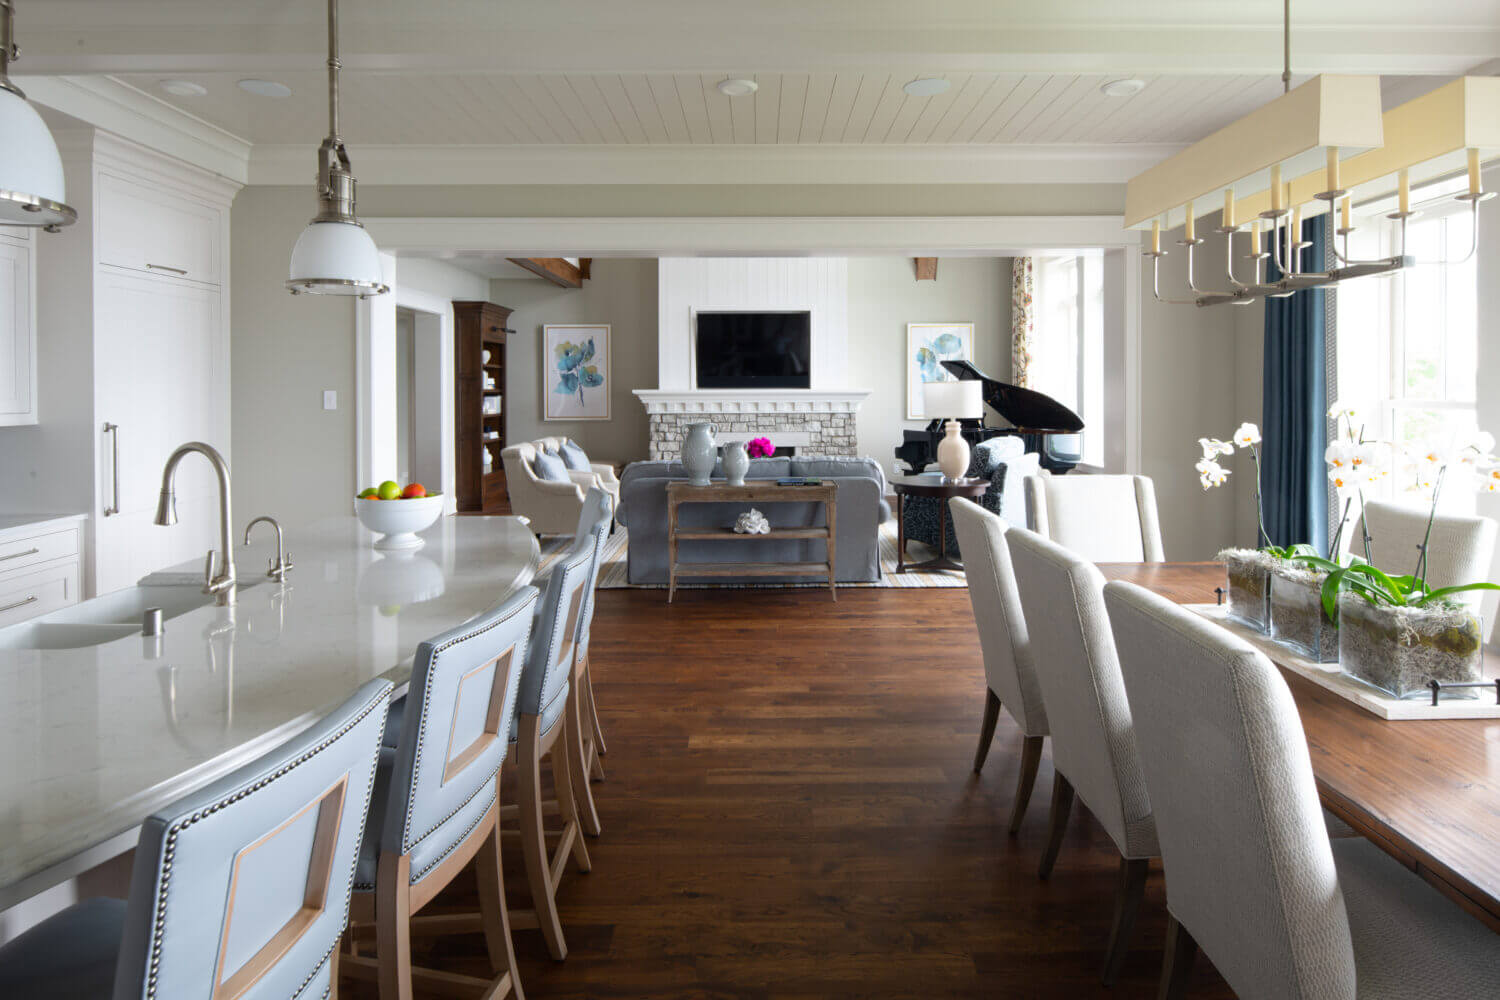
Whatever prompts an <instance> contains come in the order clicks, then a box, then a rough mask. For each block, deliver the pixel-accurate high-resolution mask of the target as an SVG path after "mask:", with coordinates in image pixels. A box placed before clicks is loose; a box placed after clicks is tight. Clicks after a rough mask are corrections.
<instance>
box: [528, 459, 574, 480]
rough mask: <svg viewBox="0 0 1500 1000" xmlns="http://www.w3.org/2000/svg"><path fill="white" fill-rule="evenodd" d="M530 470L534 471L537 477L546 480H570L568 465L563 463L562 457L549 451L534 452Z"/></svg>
mask: <svg viewBox="0 0 1500 1000" xmlns="http://www.w3.org/2000/svg"><path fill="white" fill-rule="evenodd" d="M531 471H532V472H534V473H536V477H537V478H538V479H545V480H547V481H548V482H553V483H567V482H572V480H570V479H569V478H568V467H567V466H566V465H563V461H562V459H560V458H558V457H557V456H556V455H555V454H553V453H552V452H550V451H539V452H537V453H536V460H535V461H533V462H532V463H531Z"/></svg>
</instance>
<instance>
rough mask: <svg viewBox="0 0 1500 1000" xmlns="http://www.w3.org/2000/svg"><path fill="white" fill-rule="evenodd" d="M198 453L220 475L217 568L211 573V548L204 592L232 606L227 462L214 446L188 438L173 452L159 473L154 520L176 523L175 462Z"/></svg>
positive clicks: (233, 580)
mask: <svg viewBox="0 0 1500 1000" xmlns="http://www.w3.org/2000/svg"><path fill="white" fill-rule="evenodd" d="M194 451H196V452H198V453H199V454H200V455H202V456H203V457H204V458H206V459H208V460H209V462H211V463H212V464H213V467H214V474H215V475H217V476H218V477H219V571H218V573H217V574H216V573H215V572H214V553H213V550H212V549H210V550H209V552H208V560H207V562H205V563H204V564H203V592H204V593H205V594H212V595H214V603H215V604H217V605H218V606H219V607H221V608H227V607H233V606H234V596H235V578H234V550H233V548H232V543H231V542H230V540H229V532H230V530H231V529H230V525H231V524H232V523H233V520H232V518H231V517H230V513H229V464H228V463H227V462H225V461H224V456H223V455H220V454H219V451H218V449H217V448H215V447H214V446H213V445H209V444H204V443H203V442H202V441H189V442H188V443H187V444H185V445H183V446H182V447H180V448H178V449H177V450H176V451H174V452H172V456H171V457H170V458H168V459H167V467H166V468H165V469H163V470H162V473H161V497H160V499H158V500H157V502H156V523H157V524H160V525H164V526H165V525H172V524H176V523H177V494H176V493H175V492H173V489H172V483H173V481H174V480H175V479H176V477H177V463H178V462H181V461H182V459H183V456H185V455H187V454H188V453H189V452H194Z"/></svg>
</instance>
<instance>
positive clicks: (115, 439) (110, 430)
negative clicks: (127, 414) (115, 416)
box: [104, 422, 120, 517]
mask: <svg viewBox="0 0 1500 1000" xmlns="http://www.w3.org/2000/svg"><path fill="white" fill-rule="evenodd" d="M104 433H106V434H108V435H109V477H110V479H111V481H112V490H113V501H114V502H113V503H111V504H110V505H109V506H108V507H106V508H104V516H105V517H109V516H110V515H112V514H118V513H120V425H119V424H111V423H107V422H106V423H105V425H104Z"/></svg>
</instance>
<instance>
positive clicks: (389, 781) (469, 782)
mask: <svg viewBox="0 0 1500 1000" xmlns="http://www.w3.org/2000/svg"><path fill="white" fill-rule="evenodd" d="M537 598H538V593H537V590H536V588H535V587H522V588H521V589H520V590H518V591H517V592H516V593H515V594H513V595H512V596H511V597H510V598H509V599H508V600H506V601H505V602H504V603H503V604H501V605H500V606H499V607H497V608H494V609H492V610H490V611H487V612H485V613H483V614H481V615H479V616H477V617H475V618H473V619H471V620H470V621H468V622H465V623H464V624H463V625H461V626H459V627H458V628H456V629H453V630H451V631H448V632H445V633H443V634H442V635H438V636H435V637H434V638H432V639H428V640H427V641H425V642H423V643H422V644H421V645H419V646H418V647H417V654H416V658H415V661H414V663H413V667H412V676H411V684H410V686H409V687H408V688H407V693H406V710H405V711H404V712H403V713H402V714H401V729H400V733H399V735H398V736H397V738H396V746H395V747H394V748H390V747H383V748H382V749H381V752H380V768H379V771H378V774H377V777H376V782H375V791H374V795H373V797H372V799H371V802H370V817H371V819H370V825H369V830H368V831H367V833H366V835H365V838H364V842H363V844H362V845H361V850H360V854H359V866H358V869H357V870H356V872H355V878H354V893H355V894H354V901H353V916H354V920H355V923H354V924H353V926H352V927H351V934H350V937H349V941H350V954H349V955H348V957H347V958H346V959H345V966H346V968H348V969H349V971H350V972H351V973H353V974H356V975H358V976H360V977H361V978H364V979H374V980H376V981H377V982H378V983H379V984H380V996H381V1000H409V998H410V997H411V996H412V987H413V985H414V984H420V985H421V986H422V987H423V988H424V989H438V990H442V991H443V992H450V993H451V992H452V990H453V988H454V987H455V986H472V987H474V988H475V989H476V991H478V992H476V996H478V995H483V996H484V997H486V998H487V1000H490V998H498V997H503V996H506V995H507V994H509V993H512V992H513V993H514V994H515V995H516V996H517V997H520V996H521V995H522V993H521V983H520V979H519V976H518V975H517V970H516V959H515V952H514V950H513V948H512V945H511V937H510V920H509V915H508V914H507V912H506V909H505V887H504V883H503V881H502V878H501V867H500V827H499V820H500V782H499V773H500V766H501V764H503V763H504V761H505V754H506V751H507V750H508V749H509V746H510V741H509V735H510V728H511V719H512V718H513V717H514V713H515V706H516V694H517V690H518V687H519V684H520V679H521V671H522V669H523V664H524V663H525V661H526V657H527V649H528V644H529V640H530V637H531V626H532V617H533V613H534V611H535V609H536V604H537ZM470 860H473V861H474V862H475V866H476V871H477V874H478V876H479V905H480V911H481V912H480V915H479V920H478V925H479V926H478V927H476V928H475V929H480V930H483V932H484V936H485V945H486V947H487V949H488V951H489V959H490V965H491V967H492V968H493V969H494V970H495V971H496V973H497V976H496V978H494V979H492V980H485V979H479V978H475V977H471V976H460V975H456V974H454V973H450V972H436V971H432V970H426V969H420V968H414V967H413V966H412V964H411V932H412V930H413V928H414V926H415V925H416V923H417V921H416V919H414V918H415V915H416V913H417V912H418V911H419V910H421V909H422V907H424V906H426V905H427V904H428V903H429V902H431V901H432V899H433V897H435V896H436V895H437V894H438V892H439V891H440V890H441V889H443V888H444V887H445V886H446V885H448V883H450V882H452V881H453V879H454V877H455V876H457V875H458V874H459V872H461V871H463V870H464V869H465V868H466V867H467V866H468V863H469V861H470ZM441 920H442V921H443V925H444V926H445V927H448V928H452V927H453V926H455V925H457V924H459V923H460V922H459V921H455V920H454V919H453V918H452V917H449V916H444V917H443V918H441ZM370 922H373V923H374V926H375V930H376V955H375V956H365V955H361V954H359V950H358V940H357V932H358V931H359V930H361V929H363V928H364V927H368V926H369V924H370ZM463 929H468V928H467V927H464V928H463Z"/></svg>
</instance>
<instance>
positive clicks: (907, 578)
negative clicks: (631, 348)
mask: <svg viewBox="0 0 1500 1000" xmlns="http://www.w3.org/2000/svg"><path fill="white" fill-rule="evenodd" d="M572 544H573V539H571V538H553V539H549V540H547V541H545V542H543V543H542V568H541V570H540V571H539V572H538V573H537V575H538V576H540V575H541V574H542V573H545V572H546V571H547V569H548V567H549V566H551V565H552V563H553V562H554V561H555V560H557V559H559V558H561V556H562V554H563V553H564V552H566V551H567V550H568V549H569V548H570V547H571V546H572ZM629 544H630V535H629V532H628V531H627V530H626V529H625V528H624V527H623V526H622V527H619V528H616V529H615V533H614V534H613V535H611V536H610V537H609V539H608V540H607V541H606V542H605V543H604V566H603V567H602V568H601V569H600V571H599V587H600V588H601V589H604V590H624V589H639V590H665V589H667V585H666V584H664V583H646V584H633V583H631V582H630V581H629V579H628V578H627V574H626V570H627V567H626V561H625V553H626V549H627V546H629ZM752 544H753V543H752ZM906 554H907V556H908V558H909V560H910V561H913V562H921V561H923V560H925V559H931V558H932V557H933V556H934V555H936V553H935V552H933V551H932V550H931V549H929V548H928V547H927V546H926V545H924V544H922V543H921V542H907V543H906ZM827 586H828V585H827V584H826V583H734V584H725V583H697V582H693V583H679V584H678V585H677V589H678V590H711V589H714V588H716V587H717V588H724V589H753V588H762V587H764V588H771V589H779V588H785V587H808V588H814V589H816V588H826V587H827ZM964 586H967V584H966V583H965V581H964V574H963V571H961V570H933V571H922V570H909V571H907V572H905V573H897V572H896V522H895V521H887V522H886V523H885V524H882V525H881V526H880V580H879V581H877V582H874V583H841V584H839V587H841V588H842V587H964Z"/></svg>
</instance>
